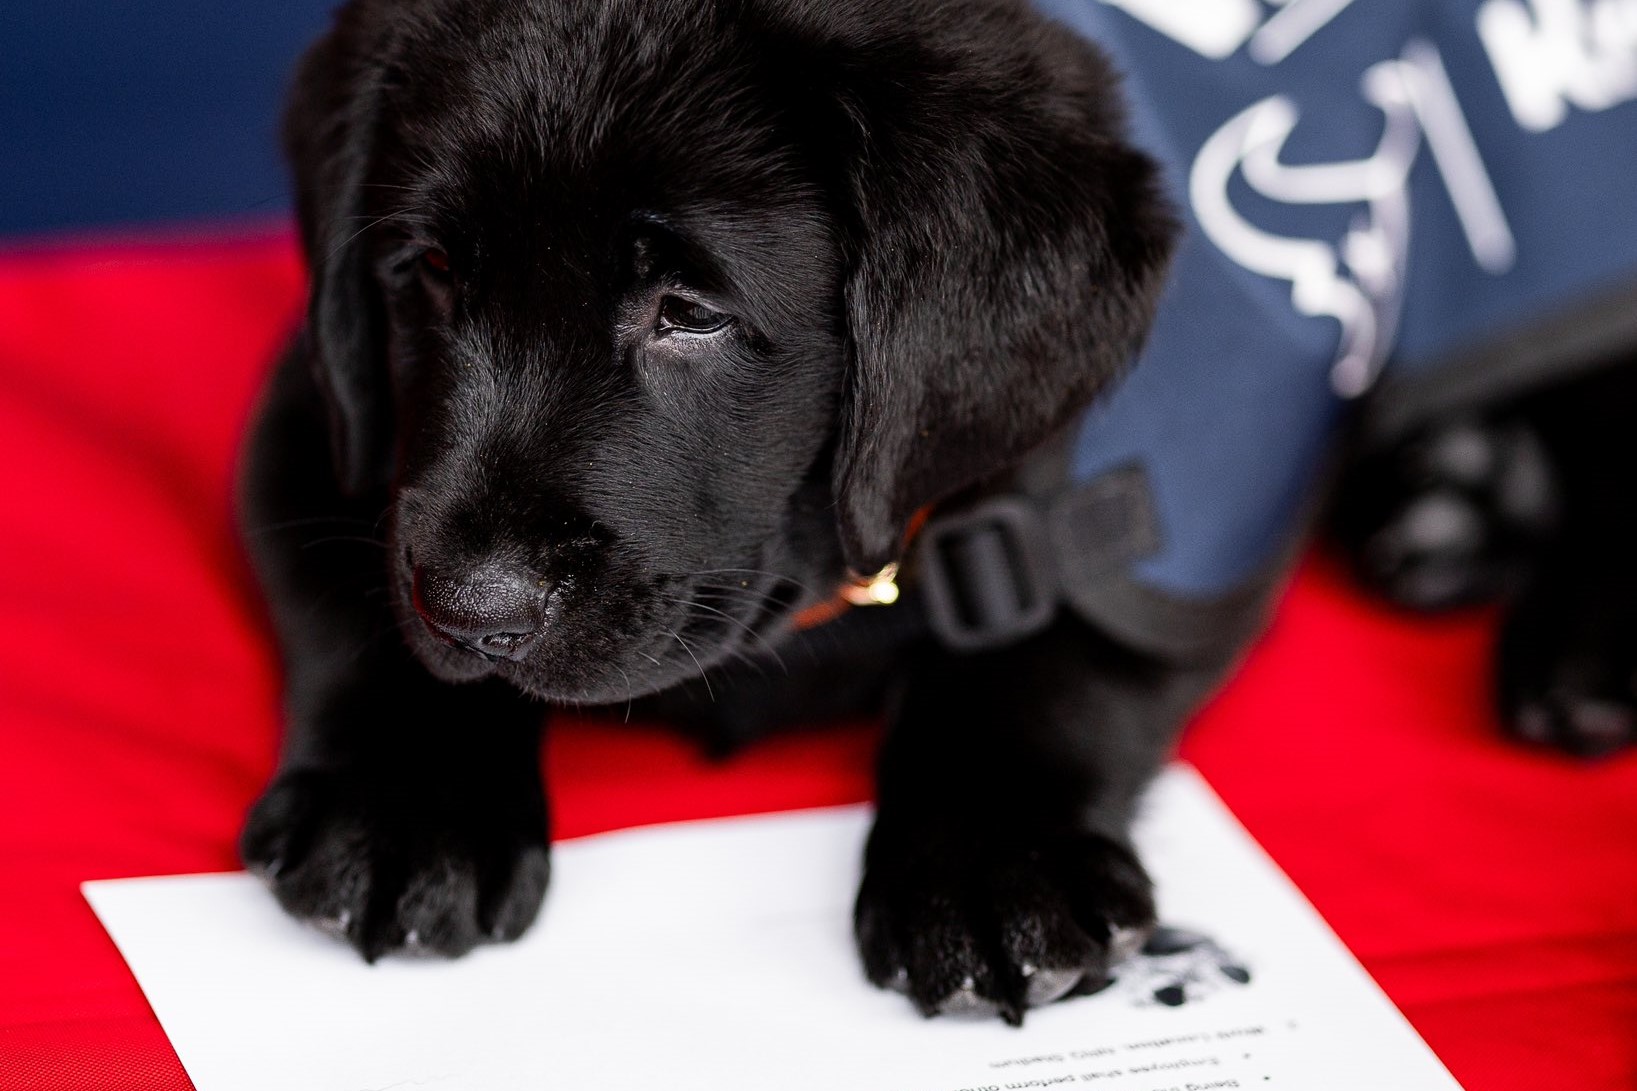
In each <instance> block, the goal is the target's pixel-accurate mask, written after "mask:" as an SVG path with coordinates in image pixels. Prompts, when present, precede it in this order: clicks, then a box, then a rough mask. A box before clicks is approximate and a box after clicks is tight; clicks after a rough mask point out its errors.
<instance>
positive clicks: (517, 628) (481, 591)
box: [414, 563, 551, 659]
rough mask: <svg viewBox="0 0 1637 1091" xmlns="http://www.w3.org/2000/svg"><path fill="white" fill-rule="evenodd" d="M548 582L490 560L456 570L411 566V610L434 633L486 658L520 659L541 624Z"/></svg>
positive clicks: (531, 573)
mask: <svg viewBox="0 0 1637 1091" xmlns="http://www.w3.org/2000/svg"><path fill="white" fill-rule="evenodd" d="M550 593H551V584H550V583H549V582H548V581H547V580H546V579H545V578H544V577H543V576H541V575H540V574H539V573H536V572H531V571H529V570H528V569H526V568H518V567H514V566H511V565H504V564H497V563H490V564H484V565H480V566H478V567H477V568H473V569H470V570H469V571H466V572H462V573H459V574H458V575H456V574H453V573H444V572H439V571H436V570H433V569H430V568H423V567H421V566H419V565H417V566H416V568H415V583H414V597H415V611H416V612H417V613H418V614H420V615H421V620H422V621H424V622H425V623H426V627H427V628H428V629H431V630H432V632H433V633H434V634H436V635H437V636H439V637H441V638H442V639H444V640H447V641H448V642H449V643H451V644H454V645H457V646H459V647H462V648H465V649H467V650H468V651H473V652H476V653H478V654H479V655H481V656H484V657H486V658H488V659H521V658H522V657H523V655H524V654H525V653H526V652H527V651H528V650H529V647H530V646H531V645H532V644H533V643H534V641H535V638H537V637H538V636H539V635H540V631H541V630H542V629H543V628H545V624H546V599H547V597H548V596H549V595H550Z"/></svg>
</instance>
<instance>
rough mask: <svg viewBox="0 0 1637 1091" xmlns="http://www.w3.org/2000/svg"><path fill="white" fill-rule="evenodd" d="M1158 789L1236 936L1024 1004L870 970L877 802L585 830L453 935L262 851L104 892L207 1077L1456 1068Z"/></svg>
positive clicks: (1148, 821)
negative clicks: (952, 1004) (870, 881)
mask: <svg viewBox="0 0 1637 1091" xmlns="http://www.w3.org/2000/svg"><path fill="white" fill-rule="evenodd" d="M1144 811H1145V813H1144V815H1143V818H1142V820H1141V822H1140V824H1139V828H1138V835H1137V840H1138V843H1139V846H1140V847H1141V849H1142V850H1143V852H1144V856H1145V859H1146V860H1147V863H1148V865H1149V868H1150V870H1151V871H1152V872H1153V874H1154V876H1155V879H1156V881H1157V884H1158V890H1159V900H1160V907H1161V914H1162V916H1163V918H1164V919H1165V920H1166V921H1167V922H1168V923H1171V924H1174V925H1178V926H1183V927H1186V928H1188V929H1192V930H1197V931H1199V932H1202V933H1207V934H1209V935H1210V936H1211V937H1214V940H1215V945H1214V946H1213V945H1211V944H1204V945H1201V946H1199V947H1196V948H1194V949H1193V950H1191V951H1187V952H1184V953H1182V954H1180V955H1173V956H1170V957H1168V958H1152V957H1147V956H1144V957H1142V958H1141V959H1139V962H1138V963H1137V964H1135V965H1130V966H1127V967H1126V968H1125V970H1124V971H1123V972H1122V973H1121V975H1120V981H1119V982H1118V983H1117V984H1116V985H1115V986H1113V987H1112V988H1110V989H1109V990H1108V991H1106V992H1104V993H1101V994H1099V995H1097V996H1094V997H1087V998H1082V999H1078V1000H1072V1001H1068V1002H1065V1003H1062V1004H1059V1005H1055V1006H1053V1007H1050V1008H1046V1009H1043V1010H1037V1011H1033V1012H1031V1013H1030V1014H1029V1017H1028V1022H1027V1025H1026V1026H1025V1027H1024V1028H1023V1029H1022V1030H1014V1029H1012V1028H1010V1027H1007V1026H1005V1025H1003V1024H1002V1023H1001V1022H1000V1021H999V1020H991V1021H986V1022H973V1021H970V1020H957V1019H938V1020H931V1021H927V1020H923V1019H921V1018H920V1017H919V1016H917V1015H916V1014H914V1012H913V1011H912V1009H911V1007H910V1004H909V1002H908V1001H906V1000H905V999H903V998H902V997H899V996H896V995H893V994H890V993H883V992H878V991H877V990H875V989H873V988H871V987H870V986H869V985H868V984H866V983H865V982H864V980H863V978H862V974H861V972H860V970H859V968H858V963H857V958H856V956H855V954H854V952H853V947H852V939H851V935H850V930H849V929H850V912H851V901H852V896H853V890H854V886H855V883H856V880H857V870H858V860H859V856H860V852H861V846H862V844H863V839H864V835H865V831H866V828H867V823H868V817H869V816H868V812H867V811H866V810H865V809H863V808H844V809H839V810H823V811H810V812H801V813H795V814H786V815H775V816H768V817H759V818H751V819H736V820H728V821H720V822H704V823H688V824H684V825H678V826H667V827H658V828H651V829H646V830H636V831H631V832H627V833H619V834H610V835H606V836H602V837H596V838H588V839H585V840H582V841H577V842H568V843H564V844H561V845H559V846H558V847H557V850H556V853H557V855H556V865H555V866H556V870H555V875H554V878H553V885H552V891H551V894H550V895H549V897H548V899H547V906H546V911H545V913H544V915H543V917H542V919H541V920H540V922H539V923H538V924H537V926H536V927H535V928H534V929H533V930H532V931H531V932H530V933H529V934H528V935H527V936H526V937H525V938H524V939H523V940H522V941H521V942H519V943H517V944H515V945H512V946H509V947H497V948H485V949H482V950H479V951H477V952H476V953H474V954H473V955H471V956H468V957H467V958H465V959H463V960H460V961H457V962H441V961H422V960H409V959H402V958H397V959H387V960H384V961H382V962H381V963H379V964H377V965H375V966H366V965H365V964H364V963H363V962H361V961H360V960H359V959H358V958H357V956H356V955H354V954H353V953H352V952H351V951H350V950H348V949H347V948H345V947H343V946H342V945H341V944H339V943H338V942H337V941H335V940H333V939H330V938H329V937H327V936H324V935H320V934H319V933H317V932H315V931H312V930H309V929H307V928H305V927H303V926H301V925H298V924H296V923H295V922H293V921H291V920H289V919H288V918H286V917H285V916H284V915H283V914H282V913H281V912H280V911H279V909H278V908H277V907H276V906H275V904H274V902H273V899H272V898H271V897H270V896H269V895H268V894H267V892H266V891H264V890H262V889H261V888H260V886H259V885H258V884H257V883H256V882H255V880H253V879H251V878H249V877H248V876H245V875H205V876H187V877H180V878H160V879H128V880H116V881H111V882H98V883H87V884H86V885H85V894H86V897H87V898H88V899H89V900H90V902H91V904H92V906H93V907H94V908H95V909H96V912H97V914H98V915H99V916H100V917H101V918H102V921H103V923H104V925H105V926H106V927H107V928H108V931H109V932H110V933H111V934H112V935H113V937H114V940H115V942H116V943H118V945H119V948H120V950H121V952H123V954H124V955H125V958H126V961H127V962H129V963H130V965H131V968H132V970H133V971H135V973H136V977H137V980H138V981H140V982H141V985H142V988H143V990H144V991H145V992H146V993H147V996H148V999H149V1001H150V1002H151V1003H152V1005H153V1008H154V1011H155V1012H156V1013H158V1016H159V1019H160V1022H161V1023H163V1024H164V1027H165V1031H166V1033H167V1034H169V1035H170V1039H171V1042H172V1044H173V1045H174V1046H175V1047H176V1051H177V1054H178V1055H179V1056H180V1057H181V1059H182V1063H183V1065H184V1066H186V1068H187V1071H188V1075H189V1076H191V1077H192V1079H193V1082H194V1083H195V1084H196V1085H197V1087H198V1088H199V1091H293V1089H298V1088H299V1089H301V1091H386V1089H389V1088H390V1089H399V1088H402V1089H410V1088H417V1089H437V1091H525V1089H526V1091H542V1089H553V1091H555V1089H564V1091H1012V1089H1020V1088H1039V1087H1054V1086H1068V1085H1070V1084H1073V1085H1076V1086H1088V1085H1089V1086H1092V1087H1096V1088H1101V1089H1105V1091H1206V1089H1212V1091H1214V1089H1218V1088H1267V1089H1270V1091H1272V1089H1278V1088H1286V1089H1299V1091H1320V1089H1322V1091H1452V1089H1456V1087H1457V1085H1456V1084H1455V1081H1454V1080H1453V1079H1451V1077H1450V1076H1449V1074H1448V1073H1447V1072H1446V1071H1445V1070H1444V1068H1443V1067H1442V1066H1441V1065H1440V1064H1439V1063H1438V1061H1437V1060H1436V1059H1435V1058H1434V1057H1433V1055H1432V1053H1431V1052H1430V1051H1429V1050H1428V1049H1427V1047H1426V1046H1425V1044H1424V1043H1422V1041H1421V1039H1420V1038H1419V1037H1417V1036H1416V1034H1415V1033H1414V1031H1413V1030H1411V1029H1410V1027H1409V1025H1408V1024H1407V1023H1406V1022H1405V1021H1404V1020H1403V1018H1402V1017H1401V1016H1400V1015H1399V1014H1398V1012H1397V1011H1396V1010H1395V1009H1394V1008H1393V1007H1392V1005H1391V1004H1390V1003H1389V1002H1388V1001H1387V999H1386V997H1385V996H1383V995H1382V993H1381V992H1380V990H1379V989H1377V988H1376V986H1375V984H1374V983H1373V982H1372V981H1371V980H1370V979H1369V978H1368V977H1367V976H1366V975H1365V973H1364V972H1363V970H1362V969H1361V968H1360V967H1359V966H1358V964H1357V963H1356V962H1355V961H1354V960H1353V958H1352V957H1351V956H1350V955H1349V954H1348V953H1347V951H1346V950H1345V949H1344V948H1343V947H1342V946H1341V944H1340V943H1339V942H1338V941H1337V940H1336V938H1335V936H1334V935H1333V934H1332V933H1331V932H1330V931H1329V929H1328V928H1327V927H1325V925H1324V924H1323V922H1322V921H1321V920H1320V919H1319V917H1318V916H1317V914H1316V913H1315V912H1314V911H1313V910H1312V908H1311V907H1310V906H1309V905H1308V904H1307V902H1306V901H1305V900H1304V899H1303V898H1302V897H1301V895H1300V894H1299V893H1298V892H1297V891H1296V890H1295V888H1294V887H1293V886H1292V885H1291V884H1290V882H1289V881H1288V880H1287V879H1286V878H1285V877H1284V876H1283V874H1281V873H1280V872H1279V871H1278V870H1277V869H1276V868H1275V867H1274V866H1273V864H1272V862H1271V861H1270V860H1269V859H1268V858H1267V857H1266V856H1265V855H1264V854H1263V853H1262V852H1261V850H1260V849H1259V848H1258V847H1257V846H1256V845H1255V843H1254V842H1253V841H1251V839H1250V838H1249V836H1248V835H1247V834H1246V833H1245V832H1244V830H1243V829H1242V828H1241V827H1240V826H1239V825H1238V823H1237V822H1236V821H1235V820H1234V819H1233V817H1232V816H1231V815H1230V814H1229V813H1228V812H1227V810H1226V809H1225V808H1224V807H1223V806H1222V804H1221V803H1220V802H1219V801H1218V800H1217V799H1216V797H1215V796H1214V795H1213V794H1212V793H1211V791H1210V790H1209V788H1207V787H1206V786H1205V785H1204V783H1203V781H1201V780H1200V779H1199V777H1198V776H1197V775H1196V774H1195V773H1193V772H1192V771H1190V770H1187V769H1173V770H1170V771H1168V772H1167V773H1166V774H1165V775H1164V776H1163V777H1162V778H1161V779H1160V780H1159V782H1158V783H1157V784H1156V785H1155V787H1154V789H1153V791H1152V792H1151V793H1150V796H1149V799H1148V802H1147V805H1146V806H1145V808H1144ZM1224 966H1226V967H1227V969H1224V968H1223V967H1224ZM1236 968H1242V969H1243V970H1245V971H1247V972H1248V975H1249V982H1248V983H1247V984H1241V983H1240V982H1239V981H1237V980H1236V977H1239V976H1244V974H1241V973H1239V972H1238V969H1236ZM1168 987H1169V988H1168ZM1156 994H1162V995H1163V996H1165V997H1167V998H1169V999H1171V1000H1173V1001H1174V1000H1176V999H1177V998H1178V996H1179V994H1180V995H1181V996H1182V997H1183V998H1184V1002H1183V1003H1182V1004H1181V1005H1180V1006H1167V1005H1166V1004H1165V1003H1162V1002H1160V1001H1159V1000H1158V999H1156Z"/></svg>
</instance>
